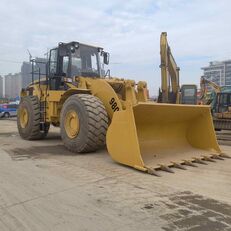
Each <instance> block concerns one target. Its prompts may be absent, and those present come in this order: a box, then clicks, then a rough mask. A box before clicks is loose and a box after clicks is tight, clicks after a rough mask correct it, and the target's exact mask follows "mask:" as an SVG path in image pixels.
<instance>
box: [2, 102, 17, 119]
mask: <svg viewBox="0 0 231 231" xmlns="http://www.w3.org/2000/svg"><path fill="white" fill-rule="evenodd" d="M17 108H18V104H15V103H10V104H0V117H1V118H3V117H5V118H9V117H11V116H16V115H17Z"/></svg>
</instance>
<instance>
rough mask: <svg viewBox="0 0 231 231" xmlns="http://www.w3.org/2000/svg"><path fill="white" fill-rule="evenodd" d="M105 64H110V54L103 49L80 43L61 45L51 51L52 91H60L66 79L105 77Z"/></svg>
mask: <svg viewBox="0 0 231 231" xmlns="http://www.w3.org/2000/svg"><path fill="white" fill-rule="evenodd" d="M104 64H106V65H107V64H109V53H107V52H104V51H103V48H101V47H94V46H89V45H86V44H81V43H79V42H70V43H59V45H58V47H57V48H54V49H51V50H50V55H49V62H48V78H49V82H50V89H51V90H58V89H60V87H61V86H62V85H63V84H64V78H67V79H70V80H71V79H73V78H74V77H75V76H82V77H92V78H100V77H103V76H105V71H104Z"/></svg>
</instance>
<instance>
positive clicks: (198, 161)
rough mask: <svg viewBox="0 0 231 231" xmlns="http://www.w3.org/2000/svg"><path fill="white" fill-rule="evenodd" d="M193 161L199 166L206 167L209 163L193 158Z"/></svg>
mask: <svg viewBox="0 0 231 231" xmlns="http://www.w3.org/2000/svg"><path fill="white" fill-rule="evenodd" d="M193 160H194V162H195V163H197V164H205V165H207V163H206V162H205V161H203V160H201V159H200V158H197V157H193Z"/></svg>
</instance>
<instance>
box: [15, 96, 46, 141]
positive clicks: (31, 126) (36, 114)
mask: <svg viewBox="0 0 231 231" xmlns="http://www.w3.org/2000/svg"><path fill="white" fill-rule="evenodd" d="M23 108H25V109H26V110H27V112H29V113H28V123H27V124H26V126H25V127H23V126H22V124H21V122H20V110H22V109H23ZM17 126H18V132H19V134H20V136H21V137H22V138H23V139H25V140H40V139H43V138H45V137H46V135H47V133H48V130H49V127H50V126H49V123H48V124H46V125H45V126H46V127H45V131H41V127H40V126H41V125H40V108H39V101H38V97H36V96H25V97H22V98H21V101H20V104H19V107H18V112H17Z"/></svg>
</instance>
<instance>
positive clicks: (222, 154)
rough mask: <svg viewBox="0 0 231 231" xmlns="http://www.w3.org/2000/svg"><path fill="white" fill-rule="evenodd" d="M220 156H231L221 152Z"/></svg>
mask: <svg viewBox="0 0 231 231" xmlns="http://www.w3.org/2000/svg"><path fill="white" fill-rule="evenodd" d="M220 156H221V157H224V158H231V157H230V156H229V155H227V154H226V153H221V154H220Z"/></svg>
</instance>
